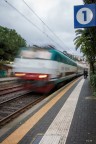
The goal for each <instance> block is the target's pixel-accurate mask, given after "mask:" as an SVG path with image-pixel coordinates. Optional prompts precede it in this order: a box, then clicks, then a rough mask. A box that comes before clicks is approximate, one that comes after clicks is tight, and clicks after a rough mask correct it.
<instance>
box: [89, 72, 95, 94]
mask: <svg viewBox="0 0 96 144" xmlns="http://www.w3.org/2000/svg"><path fill="white" fill-rule="evenodd" d="M90 83H91V86H92V88H93V95H94V96H96V73H95V74H92V73H91V75H90Z"/></svg>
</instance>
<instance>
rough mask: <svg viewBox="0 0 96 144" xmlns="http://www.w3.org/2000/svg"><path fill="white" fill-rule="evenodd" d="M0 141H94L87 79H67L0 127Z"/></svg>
mask: <svg viewBox="0 0 96 144" xmlns="http://www.w3.org/2000/svg"><path fill="white" fill-rule="evenodd" d="M0 143H1V144H17V143H18V144H96V98H95V97H93V96H92V91H91V88H90V84H89V80H88V79H83V77H81V78H78V79H77V80H74V81H73V82H70V83H69V84H67V85H66V86H64V87H62V88H61V89H60V90H58V91H57V92H55V93H54V94H52V95H50V96H49V97H46V98H45V99H44V100H43V101H42V102H40V103H39V104H37V105H35V106H34V107H33V108H31V109H30V110H28V111H27V112H25V113H24V114H22V115H20V116H19V117H18V118H17V119H15V120H13V122H10V123H9V124H7V125H6V126H5V127H3V128H1V130H0Z"/></svg>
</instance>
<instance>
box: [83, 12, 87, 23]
mask: <svg viewBox="0 0 96 144" xmlns="http://www.w3.org/2000/svg"><path fill="white" fill-rule="evenodd" d="M82 13H83V15H84V21H87V12H86V11H82Z"/></svg>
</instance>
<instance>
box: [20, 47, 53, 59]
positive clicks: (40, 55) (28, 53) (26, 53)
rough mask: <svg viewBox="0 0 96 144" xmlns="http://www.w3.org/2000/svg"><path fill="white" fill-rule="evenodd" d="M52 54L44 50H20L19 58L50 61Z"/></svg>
mask: <svg viewBox="0 0 96 144" xmlns="http://www.w3.org/2000/svg"><path fill="white" fill-rule="evenodd" d="M51 56H52V54H51V53H50V52H49V51H46V50H45V51H44V50H32V49H31V50H21V52H20V55H19V57H21V58H29V59H51Z"/></svg>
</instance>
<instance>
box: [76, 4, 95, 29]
mask: <svg viewBox="0 0 96 144" xmlns="http://www.w3.org/2000/svg"><path fill="white" fill-rule="evenodd" d="M92 26H96V4H85V5H78V6H74V28H84V27H92Z"/></svg>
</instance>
